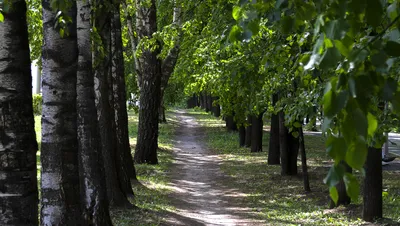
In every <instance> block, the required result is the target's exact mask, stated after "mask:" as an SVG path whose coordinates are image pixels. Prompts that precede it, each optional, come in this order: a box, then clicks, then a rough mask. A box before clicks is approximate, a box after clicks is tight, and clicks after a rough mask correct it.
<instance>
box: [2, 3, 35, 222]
mask: <svg viewBox="0 0 400 226" xmlns="http://www.w3.org/2000/svg"><path fill="white" fill-rule="evenodd" d="M10 3H11V7H10V11H9V12H7V13H4V12H3V14H4V21H3V22H0V52H1V54H0V115H1V116H0V159H1V164H0V175H1V176H0V212H1V214H0V225H26V226H28V225H37V224H38V200H37V199H38V189H37V179H36V174H37V171H36V151H37V149H38V146H37V143H36V137H35V129H34V128H35V126H34V118H33V109H32V89H31V86H32V77H31V71H30V69H31V65H30V59H29V42H28V28H27V24H26V4H25V1H22V0H16V1H11V2H10Z"/></svg>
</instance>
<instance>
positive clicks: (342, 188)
mask: <svg viewBox="0 0 400 226" xmlns="http://www.w3.org/2000/svg"><path fill="white" fill-rule="evenodd" d="M340 165H341V167H343V168H344V171H345V172H346V173H352V169H351V167H350V166H349V165H347V163H346V162H344V161H342V162H340ZM336 189H337V191H338V195H339V198H338V201H337V203H336V204H335V202H334V201H333V200H331V203H330V208H334V207H338V206H340V205H344V206H346V205H349V204H350V202H351V198H350V197H349V196H348V195H347V192H346V185H345V183H344V181H343V179H342V180H340V181H339V183H338V184H337V185H336Z"/></svg>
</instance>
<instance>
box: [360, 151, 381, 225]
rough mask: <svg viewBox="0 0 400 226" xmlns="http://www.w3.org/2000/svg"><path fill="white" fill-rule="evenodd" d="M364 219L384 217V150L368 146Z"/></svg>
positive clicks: (371, 219)
mask: <svg viewBox="0 0 400 226" xmlns="http://www.w3.org/2000/svg"><path fill="white" fill-rule="evenodd" d="M364 168H365V179H364V189H363V190H364V195H363V200H364V208H363V220H365V221H370V222H371V221H373V220H375V219H378V218H382V150H381V149H380V148H373V147H369V148H368V155H367V161H366V163H365V167H364Z"/></svg>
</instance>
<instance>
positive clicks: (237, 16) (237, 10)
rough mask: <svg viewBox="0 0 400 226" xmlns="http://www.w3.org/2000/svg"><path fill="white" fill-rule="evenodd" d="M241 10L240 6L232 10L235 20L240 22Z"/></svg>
mask: <svg viewBox="0 0 400 226" xmlns="http://www.w3.org/2000/svg"><path fill="white" fill-rule="evenodd" d="M240 10H241V7H240V6H234V7H233V10H232V17H233V19H235V20H238V19H239V18H240Z"/></svg>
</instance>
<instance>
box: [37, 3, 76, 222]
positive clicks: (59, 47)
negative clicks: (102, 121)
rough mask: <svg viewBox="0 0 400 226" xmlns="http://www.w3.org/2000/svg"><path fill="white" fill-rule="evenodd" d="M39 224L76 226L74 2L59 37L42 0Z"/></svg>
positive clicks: (49, 10) (49, 12) (53, 12)
mask: <svg viewBox="0 0 400 226" xmlns="http://www.w3.org/2000/svg"><path fill="white" fill-rule="evenodd" d="M42 3H43V4H42V6H43V40H44V45H43V49H42V50H43V52H42V57H43V58H42V69H43V77H42V79H43V80H42V84H43V86H42V90H43V110H42V145H41V155H40V157H41V158H40V159H41V163H42V174H41V219H40V221H41V224H42V225H80V224H81V223H82V222H81V219H82V218H81V216H82V215H81V213H82V212H81V208H80V206H81V205H80V200H81V199H80V196H79V171H78V142H77V127H76V123H77V116H76V82H77V81H76V73H77V66H78V65H77V62H78V49H77V41H76V4H75V2H71V8H70V9H69V10H68V12H67V16H69V17H70V18H71V19H72V22H71V23H69V24H68V26H67V27H66V28H65V30H66V32H68V34H69V35H68V36H66V37H64V38H62V37H60V33H59V30H58V29H55V27H56V26H55V24H54V23H55V20H54V18H55V17H56V12H55V11H54V10H53V9H52V8H51V3H50V0H43V1H42Z"/></svg>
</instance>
